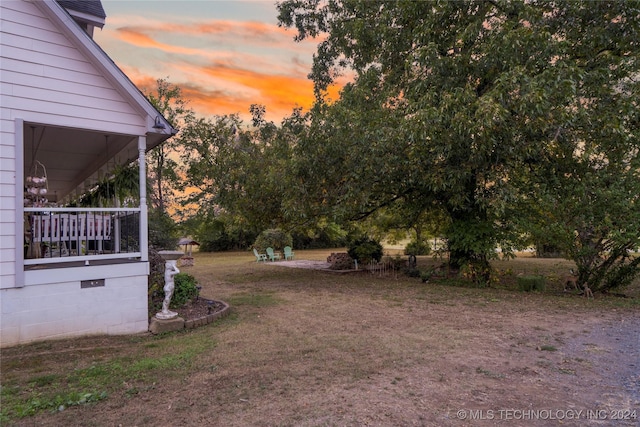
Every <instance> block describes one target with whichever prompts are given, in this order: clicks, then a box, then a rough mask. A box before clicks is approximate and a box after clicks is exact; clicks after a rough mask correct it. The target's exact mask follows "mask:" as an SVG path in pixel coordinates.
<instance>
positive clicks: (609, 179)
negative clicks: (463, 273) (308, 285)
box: [278, 0, 640, 277]
mask: <svg viewBox="0 0 640 427" xmlns="http://www.w3.org/2000/svg"><path fill="white" fill-rule="evenodd" d="M278 9H279V21H280V23H281V25H283V26H285V27H291V28H295V29H296V30H297V35H296V39H297V40H302V39H305V38H308V37H317V36H322V37H324V39H323V40H322V41H321V42H320V44H319V46H318V51H317V54H316V55H315V56H314V63H313V68H312V70H311V73H310V77H311V78H312V79H313V81H314V83H315V87H316V93H317V97H318V101H317V104H316V106H315V107H314V110H313V111H312V114H311V124H310V128H309V132H308V135H306V137H305V138H303V139H301V140H300V141H299V143H298V145H297V146H296V158H297V174H298V176H299V178H300V179H301V180H304V182H306V183H307V189H308V191H309V193H310V194H311V195H313V200H314V201H315V205H316V208H318V209H323V208H329V207H330V208H331V209H333V210H334V212H339V213H342V214H344V215H345V216H348V217H354V218H355V217H359V216H360V217H362V216H367V215H370V214H371V213H373V212H377V211H379V210H380V209H382V208H385V207H387V206H390V205H401V206H402V210H403V211H404V212H406V215H407V216H412V215H413V216H417V215H418V214H419V213H424V212H430V213H432V214H434V215H436V214H444V215H445V217H446V219H445V223H446V224H447V225H446V228H445V230H444V234H445V237H446V238H447V240H448V244H449V250H450V254H451V263H452V265H453V266H454V267H460V266H462V265H463V264H467V263H470V264H471V265H472V266H473V268H477V269H479V270H480V272H481V275H483V276H484V277H487V275H488V259H489V258H490V257H491V256H492V255H493V254H494V251H495V248H496V247H497V246H498V245H500V246H502V248H503V249H505V250H508V249H509V248H511V247H513V246H514V245H518V244H519V243H520V242H521V238H522V236H523V234H525V233H527V232H529V231H530V228H531V226H532V222H530V221H525V219H530V218H531V217H532V216H531V215H527V213H528V212H530V211H531V210H523V206H524V205H525V203H519V202H523V200H525V201H528V202H529V203H532V204H535V203H537V201H540V202H547V201H548V204H545V205H544V209H545V210H546V212H552V213H554V214H560V212H559V211H557V210H556V208H555V206H556V205H555V204H554V203H556V204H557V202H558V201H563V202H566V203H567V204H566V210H565V211H564V215H566V217H565V218H564V219H561V218H555V217H554V218H551V217H549V219H550V220H553V221H556V220H557V221H556V222H553V223H552V222H549V223H548V226H549V227H550V228H554V227H556V226H557V227H556V229H557V230H560V229H563V230H564V231H563V232H562V233H560V234H563V233H564V236H565V241H567V239H569V238H572V239H574V240H573V242H574V247H575V243H576V242H575V239H576V236H580V235H581V234H580V233H581V230H584V229H585V226H586V228H587V229H589V227H595V228H598V227H600V221H604V220H605V219H604V217H605V215H604V214H602V215H600V216H598V215H588V214H585V215H581V217H583V218H584V221H585V224H586V225H582V226H580V225H579V224H577V223H575V222H573V223H572V222H571V221H567V218H574V219H577V218H578V216H577V215H576V213H580V212H586V210H587V209H583V210H580V206H581V204H580V203H579V202H575V203H574V204H573V205H571V206H570V205H569V200H570V199H571V197H574V198H577V199H581V200H583V202H582V206H585V207H586V206H588V207H589V209H591V208H593V209H600V208H596V207H597V206H602V207H604V206H605V205H607V204H608V205H609V206H618V207H619V209H617V211H616V212H612V211H608V213H607V215H606V217H607V218H608V219H606V221H608V222H609V223H610V224H611V225H610V226H609V227H608V228H607V229H606V231H603V232H601V233H600V235H599V236H598V237H597V238H599V239H603V240H604V241H610V240H612V238H613V237H614V236H616V235H619V234H621V233H622V231H621V230H634V225H635V230H637V229H638V227H637V225H638V222H634V221H637V218H638V216H637V214H638V210H639V209H640V207H639V206H638V203H637V195H638V194H639V193H640V184H639V182H640V180H638V179H637V178H638V170H639V169H638V156H639V136H640V135H639V129H638V123H639V122H638V105H637V103H638V99H639V98H638V95H639V94H640V93H639V92H640V91H639V82H638V80H639V79H638V76H639V73H640V68H639V66H638V65H639V64H638V59H639V55H638V54H639V42H638V41H639V40H640V31H639V25H640V7H639V3H638V2H637V1H631V2H605V1H601V2H588V1H575V2H551V1H535V0H533V1H526V2H524V1H498V0H497V1H466V2H449V1H420V2H416V1H394V2H390V1H360V0H343V1H337V0H328V1H322V2H321V1H318V0H287V1H283V2H281V3H279V4H278ZM346 70H349V71H351V72H354V73H355V78H354V80H353V82H352V83H350V84H348V85H347V86H346V87H345V88H344V89H343V91H342V93H341V97H340V99H338V100H336V101H335V102H333V103H331V102H326V101H325V100H324V98H323V94H324V91H325V90H326V88H327V86H328V85H329V84H330V83H331V82H332V81H333V80H334V79H335V78H336V76H338V75H339V74H340V73H343V72H345V71H346ZM549 174H551V175H549ZM615 176H617V177H619V181H618V182H616V179H614V177H615ZM550 177H554V179H550ZM570 188H571V189H572V190H570ZM587 189H588V190H589V191H588V194H589V196H588V199H587V198H585V197H587V196H586V195H581V194H580V192H581V191H586V190H587ZM567 193H570V196H571V197H566V196H567ZM583 194H586V193H583ZM525 196H526V197H525ZM335 209H337V211H336V210H335ZM326 210H329V209H326ZM623 212H624V214H623ZM625 215H626V216H625ZM516 217H517V218H516ZM537 218H539V217H537ZM516 219H517V220H516ZM532 221H533V219H532ZM598 229H600V228H598ZM583 234H584V233H583ZM587 234H589V233H587ZM596 234H597V233H596ZM624 234H625V239H626V240H625V244H624V247H629V246H633V245H638V236H637V232H636V234H633V231H629V232H625V233H624ZM589 236H592V237H593V236H595V234H593V233H591V234H589ZM592 237H587V238H586V240H590V239H592ZM593 238H595V237H593ZM578 240H580V238H578ZM582 244H587V245H589V243H584V242H583V243H582ZM625 253H626V252H625ZM572 256H573V255H572ZM573 258H574V259H575V260H576V261H577V262H579V263H582V262H583V261H584V260H583V259H582V258H581V257H580V256H578V255H576V256H573Z"/></svg>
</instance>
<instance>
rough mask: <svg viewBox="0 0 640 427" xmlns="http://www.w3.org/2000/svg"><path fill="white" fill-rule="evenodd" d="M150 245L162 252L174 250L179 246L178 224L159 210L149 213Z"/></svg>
mask: <svg viewBox="0 0 640 427" xmlns="http://www.w3.org/2000/svg"><path fill="white" fill-rule="evenodd" d="M149 245H150V246H153V247H155V248H157V249H160V250H162V249H166V250H174V249H175V248H176V246H177V245H178V229H177V227H176V223H175V222H174V220H173V219H172V218H171V217H170V216H169V215H168V214H167V213H166V212H163V211H161V210H159V209H153V210H150V211H149Z"/></svg>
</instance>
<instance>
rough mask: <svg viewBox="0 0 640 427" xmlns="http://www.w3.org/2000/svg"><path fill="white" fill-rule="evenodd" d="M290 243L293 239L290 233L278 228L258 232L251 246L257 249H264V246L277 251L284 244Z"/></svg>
mask: <svg viewBox="0 0 640 427" xmlns="http://www.w3.org/2000/svg"><path fill="white" fill-rule="evenodd" d="M292 244H293V239H292V237H291V235H290V234H288V233H285V232H284V231H282V230H280V229H269V230H264V231H263V232H262V233H260V235H259V236H258V238H257V239H256V241H255V242H254V243H253V247H254V248H256V249H258V250H259V251H264V250H265V249H266V248H273V249H275V250H278V251H279V250H282V249H283V248H284V247H285V246H291V245H292Z"/></svg>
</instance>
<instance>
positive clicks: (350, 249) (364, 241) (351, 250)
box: [347, 236, 383, 264]
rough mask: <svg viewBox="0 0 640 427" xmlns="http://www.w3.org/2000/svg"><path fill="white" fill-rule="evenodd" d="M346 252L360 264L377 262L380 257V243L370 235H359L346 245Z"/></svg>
mask: <svg viewBox="0 0 640 427" xmlns="http://www.w3.org/2000/svg"><path fill="white" fill-rule="evenodd" d="M347 253H348V254H349V256H350V257H351V258H353V259H356V260H358V262H359V263H360V264H366V263H368V262H371V261H376V262H379V261H380V260H381V259H382V254H383V252H382V245H381V244H380V242H379V241H377V240H374V239H372V238H370V237H367V236H363V237H359V238H357V239H355V240H353V241H352V242H350V243H349V245H348V246H347Z"/></svg>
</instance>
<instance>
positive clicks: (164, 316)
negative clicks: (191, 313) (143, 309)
mask: <svg viewBox="0 0 640 427" xmlns="http://www.w3.org/2000/svg"><path fill="white" fill-rule="evenodd" d="M177 262H178V260H175V259H172V260H167V261H165V269H164V288H163V289H164V301H163V302H162V311H161V312H160V313H157V314H156V317H157V318H158V319H161V320H169V319H175V318H176V317H178V313H176V312H175V311H170V310H169V304H170V303H171V297H172V296H173V290H174V288H175V283H174V281H173V277H174V276H175V275H176V274H178V273H180V270H178V266H177V265H176V263H177Z"/></svg>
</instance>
